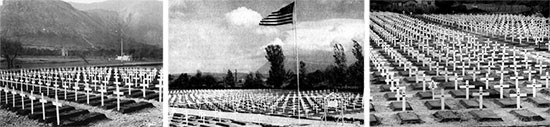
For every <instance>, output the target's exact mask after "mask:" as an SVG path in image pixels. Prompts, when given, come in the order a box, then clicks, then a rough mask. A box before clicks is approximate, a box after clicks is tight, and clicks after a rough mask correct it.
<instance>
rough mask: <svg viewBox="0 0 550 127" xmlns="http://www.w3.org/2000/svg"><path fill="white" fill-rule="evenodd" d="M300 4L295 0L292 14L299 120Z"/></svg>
mask: <svg viewBox="0 0 550 127" xmlns="http://www.w3.org/2000/svg"><path fill="white" fill-rule="evenodd" d="M297 5H298V0H294V6H293V9H292V11H293V12H292V13H293V14H292V16H293V20H292V22H293V23H292V26H294V44H295V46H296V86H297V90H298V100H297V102H298V121H300V108H301V104H302V103H301V101H300V99H301V98H302V96H301V93H300V58H299V57H298V56H299V53H298V32H296V31H298V29H296V22H297V21H298V18H297V17H298V13H296V6H297Z"/></svg>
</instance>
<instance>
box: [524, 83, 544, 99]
mask: <svg viewBox="0 0 550 127" xmlns="http://www.w3.org/2000/svg"><path fill="white" fill-rule="evenodd" d="M527 87H531V88H533V97H537V88H538V87H542V84H538V83H537V80H536V79H535V80H533V83H531V84H528V85H527Z"/></svg>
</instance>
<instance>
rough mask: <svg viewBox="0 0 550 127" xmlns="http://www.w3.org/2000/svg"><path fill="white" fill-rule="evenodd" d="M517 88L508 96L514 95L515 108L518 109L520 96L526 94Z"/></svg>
mask: <svg viewBox="0 0 550 127" xmlns="http://www.w3.org/2000/svg"><path fill="white" fill-rule="evenodd" d="M519 90H520V89H519V88H516V93H513V94H510V97H516V104H517V109H520V108H521V106H520V103H521V97H525V96H527V94H525V93H521V92H520V91H519Z"/></svg>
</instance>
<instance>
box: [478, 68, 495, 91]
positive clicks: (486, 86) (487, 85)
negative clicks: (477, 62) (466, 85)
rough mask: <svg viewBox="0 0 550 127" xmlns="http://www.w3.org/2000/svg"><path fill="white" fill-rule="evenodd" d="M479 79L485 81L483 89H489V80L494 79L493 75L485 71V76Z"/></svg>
mask: <svg viewBox="0 0 550 127" xmlns="http://www.w3.org/2000/svg"><path fill="white" fill-rule="evenodd" d="M480 80H482V81H485V89H489V81H493V80H495V78H493V77H489V72H487V73H485V78H481V79H480Z"/></svg>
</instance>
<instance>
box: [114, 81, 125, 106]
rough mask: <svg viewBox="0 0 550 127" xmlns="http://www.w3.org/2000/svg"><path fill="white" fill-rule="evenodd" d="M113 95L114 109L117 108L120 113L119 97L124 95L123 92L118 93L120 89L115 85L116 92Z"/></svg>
mask: <svg viewBox="0 0 550 127" xmlns="http://www.w3.org/2000/svg"><path fill="white" fill-rule="evenodd" d="M113 93H114V94H116V103H117V104H116V107H117V110H119V111H120V96H121V95H124V93H123V92H120V89H119V88H118V85H116V91H115V92H113Z"/></svg>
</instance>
